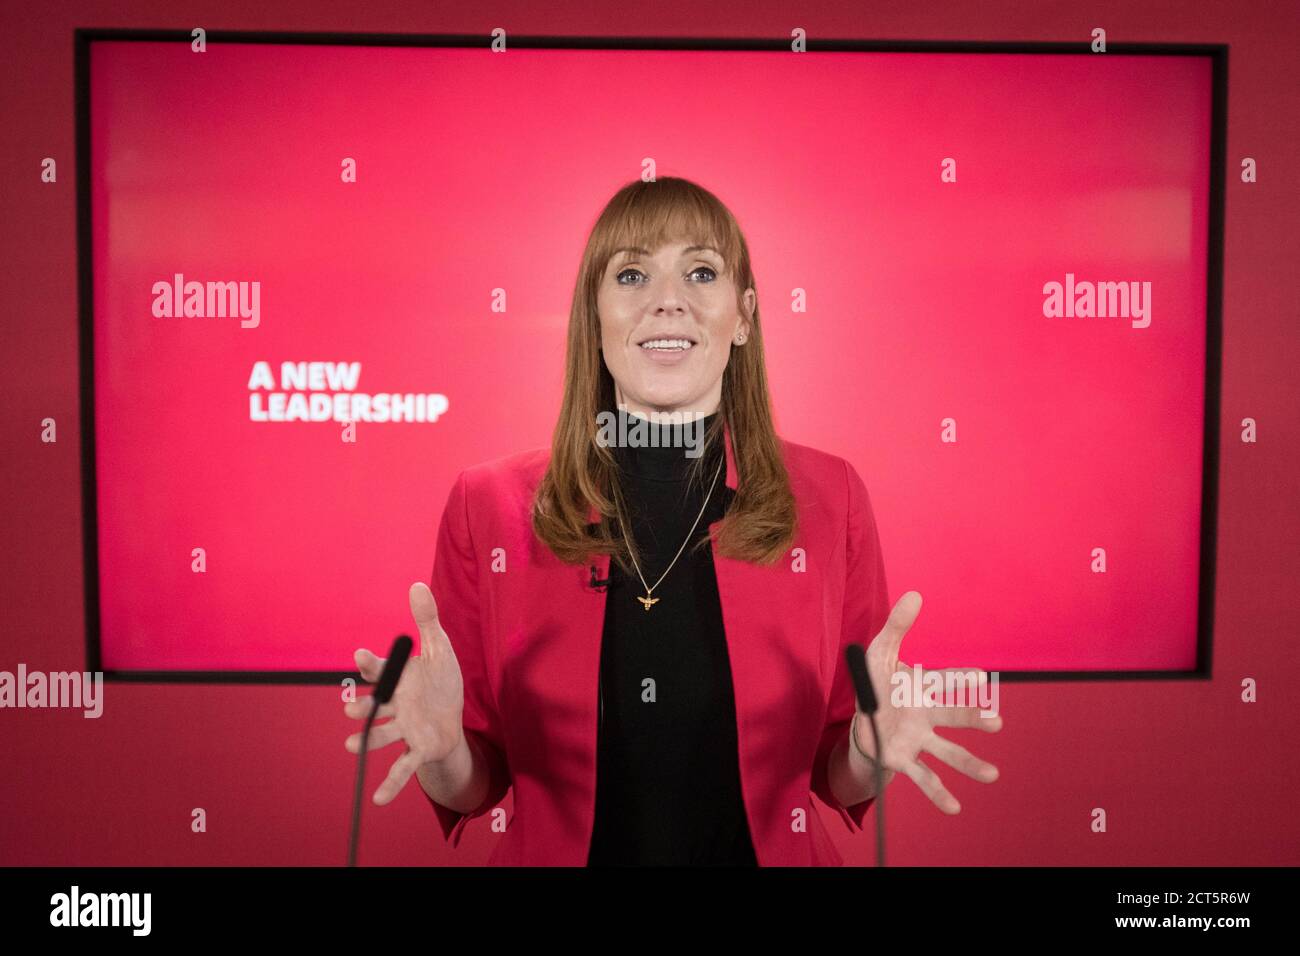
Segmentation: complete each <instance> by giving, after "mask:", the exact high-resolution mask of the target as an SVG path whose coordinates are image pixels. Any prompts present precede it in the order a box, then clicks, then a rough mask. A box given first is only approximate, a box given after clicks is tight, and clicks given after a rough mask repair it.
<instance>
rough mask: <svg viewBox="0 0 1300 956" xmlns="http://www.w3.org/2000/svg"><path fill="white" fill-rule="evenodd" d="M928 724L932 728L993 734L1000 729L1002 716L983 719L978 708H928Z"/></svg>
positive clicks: (996, 715)
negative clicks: (963, 729) (960, 728)
mask: <svg viewBox="0 0 1300 956" xmlns="http://www.w3.org/2000/svg"><path fill="white" fill-rule="evenodd" d="M927 710H929V711H930V724H931V726H934V727H965V728H967V729H970V730H982V731H984V732H985V733H989V734H995V733H997V732H998V731H999V730H1001V729H1002V715H1001V714H994V715H992V716H991V717H984V716H981V714H980V708H978V707H929V708H927Z"/></svg>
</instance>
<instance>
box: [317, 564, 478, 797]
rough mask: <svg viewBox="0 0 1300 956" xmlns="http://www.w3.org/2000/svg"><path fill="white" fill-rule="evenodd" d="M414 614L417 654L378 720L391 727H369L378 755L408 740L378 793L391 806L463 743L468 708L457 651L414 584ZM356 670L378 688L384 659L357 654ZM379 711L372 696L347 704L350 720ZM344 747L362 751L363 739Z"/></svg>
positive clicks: (428, 595) (426, 594)
mask: <svg viewBox="0 0 1300 956" xmlns="http://www.w3.org/2000/svg"><path fill="white" fill-rule="evenodd" d="M410 599H411V615H412V616H413V617H414V618H415V624H416V627H418V628H419V632H420V643H419V645H418V646H417V648H416V650H417V651H418V653H417V654H415V655H414V656H412V657H411V658H410V659H409V660H408V661H407V662H406V668H405V669H404V670H403V671H402V677H401V679H400V680H399V681H398V682H397V689H396V690H395V691H394V692H393V698H392V700H391V701H389V702H388V703H387V704H383V705H382V706H381V707H380V708H379V713H378V715H377V717H376V720H378V719H379V718H383V717H391V718H392V720H389V721H388V722H387V723H383V724H380V723H376V724H374V725H373V726H372V727H371V728H370V740H369V741H368V746H367V747H366V750H367V751H371V750H377V749H378V748H380V747H386V746H388V745H389V744H391V743H393V742H395V741H398V740H403V741H405V742H406V747H407V750H406V753H405V754H404V755H403V756H401V757H399V758H397V761H396V762H395V763H394V764H393V766H392V769H391V770H390V771H389V773H388V777H387V778H386V779H385V780H384V782H383V783H381V784H380V785H379V789H377V790H376V791H375V797H374V800H375V803H377V804H380V805H383V804H386V803H389V802H390V801H391V800H392V799H393V798H394V797H396V796H397V794H398V793H400V792H401V789H402V787H404V786H406V782H407V781H408V780H410V779H411V777H412V776H413V775H414V774H415V772H416V771H417V770H418V769H420V767H421V766H423V765H424V764H426V763H433V762H437V761H440V760H445V759H446V758H447V757H449V756H450V755H451V754H452V753H454V752H455V750H456V749H457V747H459V746H461V742H462V740H463V739H464V730H463V727H462V724H461V715H462V713H463V711H464V709H465V686H464V683H463V681H462V680H461V674H460V665H459V664H458V663H457V662H456V652H455V651H454V650H452V646H451V641H449V640H448V639H447V632H446V631H444V630H443V629H442V625H441V624H439V623H438V605H437V604H436V603H435V602H434V600H433V593H432V592H431V591H430V590H429V588H428V586H427V585H425V584H422V583H420V582H416V583H415V584H412V585H411V593H410ZM355 656H356V662H357V668H358V669H359V670H360V671H361V676H362V677H364V678H365V679H366V680H367V681H368V682H370V683H372V684H373V683H375V682H376V681H378V680H379V675H380V674H381V673H382V672H383V669H384V659H383V658H380V657H376V656H375V655H374V654H372V653H371V652H370V651H368V650H366V649H365V648H360V649H358V650H357V652H356V655H355ZM373 706H374V701H373V699H372V697H362V698H360V699H359V700H356V701H353V702H351V703H347V704H344V705H343V712H344V713H345V714H347V716H349V717H355V718H358V719H364V718H365V717H367V716H369V714H370V710H371V708H372V707H373ZM344 746H345V747H346V748H347V749H348V751H349V752H351V753H359V752H360V750H361V734H360V733H356V734H353V735H352V736H350V737H348V739H347V740H346V741H345V742H344Z"/></svg>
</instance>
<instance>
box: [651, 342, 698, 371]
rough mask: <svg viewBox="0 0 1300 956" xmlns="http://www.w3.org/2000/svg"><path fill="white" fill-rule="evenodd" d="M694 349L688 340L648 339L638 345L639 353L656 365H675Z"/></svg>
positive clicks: (692, 343)
mask: <svg viewBox="0 0 1300 956" xmlns="http://www.w3.org/2000/svg"><path fill="white" fill-rule="evenodd" d="M693 348H695V343H694V342H692V341H691V340H690V339H648V340H646V341H645V342H642V343H640V349H641V353H642V354H643V355H644V356H645V357H646V358H648V359H649V360H650V361H652V362H654V363H655V364H657V365H675V364H677V363H678V362H681V361H683V360H685V358H686V356H688V355H689V354H690V353H691V349H693Z"/></svg>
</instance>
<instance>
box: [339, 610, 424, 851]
mask: <svg viewBox="0 0 1300 956" xmlns="http://www.w3.org/2000/svg"><path fill="white" fill-rule="evenodd" d="M410 656H411V639H410V638H409V637H407V636H406V635H405V634H399V635H397V639H396V640H395V641H393V646H392V648H391V649H390V650H389V651H388V660H387V661H386V662H385V663H384V670H383V673H382V674H380V675H379V683H378V684H376V685H375V692H374V693H373V694H371V700H372V702H373V703H372V704H371V706H370V713H369V714H367V715H366V726H365V728H364V729H362V731H361V753H360V754H359V755H358V758H357V788H356V792H355V793H353V795H352V837H351V839H350V840H349V841H348V866H356V865H357V842H358V841H359V840H360V839H361V797H362V794H363V792H364V790H365V785H366V748H367V747H368V746H369V744H370V725H371V724H373V723H374V722H375V716H376V715H377V714H378V713H379V707H380V705H381V704H386V703H388V702H389V701H390V700H392V699H393V691H395V690H397V679H398V678H399V677H401V676H402V669H403V668H404V667H406V660H407V658H409V657H410Z"/></svg>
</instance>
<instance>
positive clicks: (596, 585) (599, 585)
mask: <svg viewBox="0 0 1300 956" xmlns="http://www.w3.org/2000/svg"><path fill="white" fill-rule="evenodd" d="M608 586H609V578H604V579H602V580H599V581H598V580H596V566H595V565H594V564H593V565H592V566H591V580H590V581H588V582H587V587H589V588H591V589H592V590H594V591H603V590H605V588H606V587H608Z"/></svg>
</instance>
